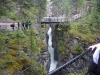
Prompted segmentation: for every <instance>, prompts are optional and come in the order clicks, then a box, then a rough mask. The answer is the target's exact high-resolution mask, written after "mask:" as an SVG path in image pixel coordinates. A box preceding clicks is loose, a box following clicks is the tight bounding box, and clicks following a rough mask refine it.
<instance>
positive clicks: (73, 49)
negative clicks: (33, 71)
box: [41, 25, 98, 75]
mask: <svg viewBox="0 0 100 75" xmlns="http://www.w3.org/2000/svg"><path fill="white" fill-rule="evenodd" d="M63 28H64V27H63ZM65 29H66V28H65ZM46 39H48V36H47V35H46ZM52 41H53V42H52V45H53V47H54V48H55V52H54V53H55V55H54V59H55V60H56V61H58V64H57V67H59V66H61V65H63V64H65V63H66V62H68V61H70V60H72V59H73V58H74V57H76V56H78V55H79V54H81V53H82V52H84V51H85V48H87V47H88V45H87V44H86V43H85V41H84V40H82V38H80V37H72V36H71V35H70V34H69V33H68V31H67V30H63V29H59V25H52ZM46 42H48V40H46ZM96 42H98V41H96ZM89 55H90V54H87V55H86V56H83V57H82V58H80V59H79V60H77V61H76V62H74V63H73V64H72V65H71V66H69V67H67V68H66V69H65V70H63V71H62V72H61V74H60V73H59V74H57V75H63V73H68V72H73V71H75V72H81V70H82V69H83V71H84V70H86V68H87V67H86V66H88V62H89V57H90V56H89ZM41 58H42V63H43V64H44V67H45V68H46V70H47V72H48V70H49V68H50V55H49V52H48V50H47V48H45V50H43V51H42V56H41Z"/></svg>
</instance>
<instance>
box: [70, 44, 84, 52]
mask: <svg viewBox="0 0 100 75" xmlns="http://www.w3.org/2000/svg"><path fill="white" fill-rule="evenodd" d="M71 50H72V52H73V53H75V54H80V53H82V52H83V51H84V49H83V47H82V46H81V45H79V44H78V45H77V46H76V47H71Z"/></svg>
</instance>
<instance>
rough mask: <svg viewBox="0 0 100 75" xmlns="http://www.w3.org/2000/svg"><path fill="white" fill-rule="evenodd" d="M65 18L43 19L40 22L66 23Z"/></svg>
mask: <svg viewBox="0 0 100 75" xmlns="http://www.w3.org/2000/svg"><path fill="white" fill-rule="evenodd" d="M66 21H67V18H65V17H44V18H42V20H41V22H66Z"/></svg>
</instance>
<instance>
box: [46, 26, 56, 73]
mask: <svg viewBox="0 0 100 75" xmlns="http://www.w3.org/2000/svg"><path fill="white" fill-rule="evenodd" d="M51 32H52V29H51V27H49V30H48V33H47V34H48V36H49V40H48V50H49V52H50V59H51V63H50V69H49V72H50V71H52V70H54V69H56V66H57V63H58V62H57V61H55V60H54V48H53V47H52V33H51Z"/></svg>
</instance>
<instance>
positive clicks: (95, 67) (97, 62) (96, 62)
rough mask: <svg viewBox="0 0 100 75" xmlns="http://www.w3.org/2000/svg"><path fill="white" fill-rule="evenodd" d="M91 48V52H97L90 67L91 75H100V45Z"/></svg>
mask: <svg viewBox="0 0 100 75" xmlns="http://www.w3.org/2000/svg"><path fill="white" fill-rule="evenodd" d="M90 48H91V50H94V49H96V50H95V52H94V54H93V57H92V60H91V61H90V64H89V67H88V72H89V75H100V43H98V44H95V45H93V46H89V49H90Z"/></svg>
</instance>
